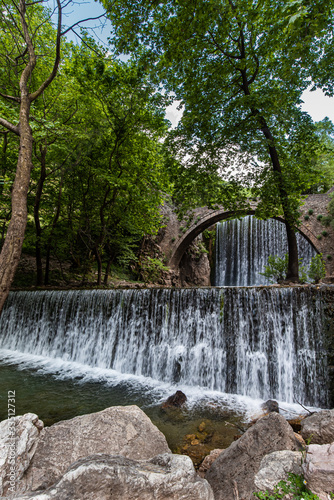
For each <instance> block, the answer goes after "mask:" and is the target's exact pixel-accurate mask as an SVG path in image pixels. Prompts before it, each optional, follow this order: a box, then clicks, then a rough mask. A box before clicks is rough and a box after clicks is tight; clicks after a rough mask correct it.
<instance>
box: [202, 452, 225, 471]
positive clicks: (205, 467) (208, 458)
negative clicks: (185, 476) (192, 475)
mask: <svg viewBox="0 0 334 500" xmlns="http://www.w3.org/2000/svg"><path fill="white" fill-rule="evenodd" d="M222 451H224V450H222V449H220V448H217V449H215V450H211V451H210V454H209V455H207V456H206V457H205V458H204V460H203V462H202V463H201V465H200V467H199V469H198V475H199V476H200V477H205V474H206V473H207V471H208V470H209V469H210V467H211V465H212V464H213V462H214V461H215V460H217V458H218V457H219V455H220V454H221V452H222Z"/></svg>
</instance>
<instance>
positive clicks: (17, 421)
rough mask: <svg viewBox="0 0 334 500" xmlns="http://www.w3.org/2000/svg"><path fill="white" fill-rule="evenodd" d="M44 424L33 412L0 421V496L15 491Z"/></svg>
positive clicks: (32, 454)
mask: <svg viewBox="0 0 334 500" xmlns="http://www.w3.org/2000/svg"><path fill="white" fill-rule="evenodd" d="M43 427H44V425H43V422H42V421H41V420H39V419H38V416H37V415H35V414H34V413H26V414H25V415H23V416H17V417H12V418H10V419H8V420H3V421H2V422H0V496H1V497H2V496H6V495H7V494H8V495H10V494H11V493H12V492H13V491H15V487H16V483H17V481H19V480H20V479H21V478H22V476H23V474H24V472H25V471H26V470H27V468H28V467H29V464H30V462H31V459H32V457H33V456H34V453H35V451H36V448H37V443H38V441H39V438H40V433H41V431H42V429H43Z"/></svg>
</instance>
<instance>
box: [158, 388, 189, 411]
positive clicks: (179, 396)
mask: <svg viewBox="0 0 334 500" xmlns="http://www.w3.org/2000/svg"><path fill="white" fill-rule="evenodd" d="M186 401H187V396H186V395H185V394H184V393H183V392H182V391H176V393H175V394H173V395H172V396H169V398H167V400H166V401H165V402H164V403H163V404H162V408H171V407H172V408H173V407H175V408H181V406H183V405H184V403H185V402H186Z"/></svg>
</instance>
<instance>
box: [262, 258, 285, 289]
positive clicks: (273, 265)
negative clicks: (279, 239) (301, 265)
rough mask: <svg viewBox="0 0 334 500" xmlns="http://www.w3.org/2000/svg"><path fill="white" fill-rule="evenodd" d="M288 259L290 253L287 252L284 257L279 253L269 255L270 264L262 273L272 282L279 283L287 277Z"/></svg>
mask: <svg viewBox="0 0 334 500" xmlns="http://www.w3.org/2000/svg"><path fill="white" fill-rule="evenodd" d="M288 261H289V256H288V254H285V255H284V257H283V258H282V257H279V256H278V255H269V258H268V265H267V266H265V271H264V273H260V274H262V276H265V277H266V278H267V279H269V280H270V282H271V283H279V282H280V281H283V280H284V279H285V277H286V273H287V269H288Z"/></svg>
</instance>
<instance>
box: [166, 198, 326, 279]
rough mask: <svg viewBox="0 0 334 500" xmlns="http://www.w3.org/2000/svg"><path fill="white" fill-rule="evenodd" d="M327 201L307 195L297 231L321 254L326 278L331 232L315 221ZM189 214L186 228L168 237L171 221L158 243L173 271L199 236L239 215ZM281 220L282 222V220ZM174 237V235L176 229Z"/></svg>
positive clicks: (223, 212) (253, 206)
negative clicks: (206, 230) (219, 223)
mask: <svg viewBox="0 0 334 500" xmlns="http://www.w3.org/2000/svg"><path fill="white" fill-rule="evenodd" d="M329 201H330V197H329V192H328V193H326V194H312V195H309V196H308V197H307V198H306V200H305V201H304V204H303V206H302V207H301V218H300V222H301V224H300V226H299V228H298V230H299V231H300V233H301V234H302V235H303V236H304V237H305V238H306V239H307V240H308V241H309V242H310V243H311V244H312V245H313V247H314V248H315V250H316V251H317V252H318V253H322V254H323V255H324V258H325V262H326V276H334V230H333V229H332V228H325V227H324V225H323V224H321V222H320V220H318V218H317V217H318V215H323V216H325V215H327V214H328V211H327V206H328V203H329ZM256 206H257V203H256V202H253V203H251V205H250V209H249V211H248V212H247V213H248V215H252V214H254V213H255V209H256ZM310 210H313V213H312V214H311V215H309V211H310ZM243 213H244V212H243ZM192 215H193V217H192V222H191V224H190V225H188V227H182V223H179V228H178V229H179V230H178V232H177V235H178V236H177V237H175V236H174V237H172V238H171V237H170V235H171V234H172V232H171V231H169V230H168V226H169V224H170V223H171V222H170V220H169V222H168V224H167V231H165V236H164V238H163V240H164V241H162V242H161V246H162V248H163V250H164V253H165V255H166V257H167V261H168V266H169V267H170V268H171V269H173V270H178V267H179V264H180V261H181V259H182V256H183V255H184V253H185V251H186V250H187V248H188V247H189V245H190V244H191V243H192V242H193V240H194V239H195V238H196V237H197V236H198V235H199V234H201V233H202V232H203V231H204V230H205V229H207V228H209V227H211V226H213V225H214V224H216V223H217V222H219V221H222V220H224V219H229V218H233V216H235V217H238V215H240V213H238V211H234V212H233V211H228V210H226V209H224V207H220V208H219V209H217V210H212V209H208V208H207V207H203V208H200V209H196V210H195V211H194V212H193V214H192ZM305 215H309V218H308V219H305V218H304V217H305ZM280 220H282V221H283V222H284V220H283V219H280ZM174 225H175V220H174ZM323 231H326V232H327V233H328V234H327V236H323V235H322V232H323ZM174 234H176V233H175V230H174ZM329 256H330V257H329Z"/></svg>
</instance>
